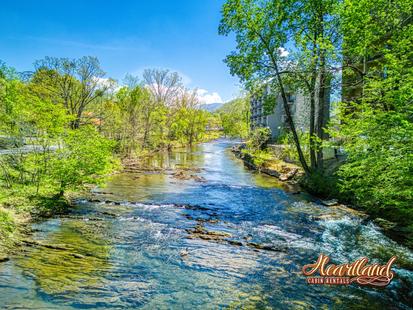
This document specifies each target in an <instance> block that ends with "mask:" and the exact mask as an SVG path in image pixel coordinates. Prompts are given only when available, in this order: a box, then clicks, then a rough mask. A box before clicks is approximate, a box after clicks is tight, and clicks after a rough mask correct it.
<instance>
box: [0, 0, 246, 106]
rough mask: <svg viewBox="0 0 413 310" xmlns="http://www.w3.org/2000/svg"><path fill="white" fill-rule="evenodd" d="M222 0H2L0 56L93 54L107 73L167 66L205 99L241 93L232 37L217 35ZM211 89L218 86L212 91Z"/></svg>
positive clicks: (26, 58)
mask: <svg viewBox="0 0 413 310" xmlns="http://www.w3.org/2000/svg"><path fill="white" fill-rule="evenodd" d="M223 2H224V0H169V1H167V0H136V1H132V0H130V1H121V0H119V1H112V0H110V1H108V0H105V1H95V0H92V1H91V0H89V1H80V0H72V1H56V0H55V1H41V0H38V1H35V0H33V1H23V0H20V1H4V2H2V7H1V10H0V39H1V46H2V47H1V51H0V59H1V60H3V61H5V62H6V63H7V64H8V65H10V66H13V67H15V68H16V69H17V70H19V71H25V70H32V69H33V62H34V61H35V60H36V59H41V58H43V57H44V56H56V57H70V58H76V57H80V56H83V55H91V56H97V57H98V58H99V60H100V61H101V65H102V67H103V69H104V70H105V71H106V72H107V76H108V77H113V78H115V79H118V80H121V79H122V78H123V77H124V75H125V74H126V73H132V74H141V73H142V71H143V69H144V68H153V67H156V68H168V69H171V70H174V71H177V72H179V73H180V74H181V75H183V77H184V82H185V83H186V86H187V87H190V88H195V87H198V88H201V89H203V91H201V93H203V97H202V99H203V100H205V101H206V102H215V101H219V97H220V98H222V100H223V101H227V100H229V99H231V98H233V97H235V96H236V95H237V94H238V93H239V82H238V79H237V78H235V77H232V76H231V75H230V74H229V70H228V68H227V67H226V65H225V64H224V63H223V59H224V58H225V56H226V55H227V54H228V53H229V52H230V51H231V50H233V49H234V47H235V41H234V39H233V38H229V37H223V36H219V35H218V29H217V28H218V24H219V20H220V9H221V5H222V3H223ZM214 93H216V94H214Z"/></svg>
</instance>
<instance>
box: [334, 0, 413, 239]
mask: <svg viewBox="0 0 413 310" xmlns="http://www.w3.org/2000/svg"><path fill="white" fill-rule="evenodd" d="M341 20H342V24H341V26H342V32H343V34H344V41H343V53H344V55H345V56H346V57H345V63H344V70H347V71H350V73H352V74H354V75H356V76H357V79H356V81H357V86H358V90H357V92H354V93H357V96H356V97H353V98H352V99H353V101H350V102H348V101H347V102H344V103H342V104H341V106H340V113H339V119H338V121H337V123H335V124H333V126H331V133H332V135H334V136H335V138H336V139H337V140H339V141H340V142H341V144H342V146H343V148H344V150H345V152H346V154H347V155H348V157H347V160H346V162H345V163H344V165H343V166H342V167H341V168H340V171H339V173H338V175H339V177H340V188H341V190H342V192H343V194H345V195H346V196H347V197H348V198H349V199H350V200H352V201H353V202H354V203H356V204H358V205H361V206H364V207H366V208H367V209H368V210H369V211H370V212H371V213H372V214H374V215H375V216H385V217H387V218H390V219H393V220H395V221H398V222H400V223H403V224H405V225H411V226H412V222H413V210H412V205H413V190H412V189H413V140H412V139H413V138H412V137H413V124H412V122H413V108H412V107H413V105H412V100H413V69H412V68H413V66H412V65H413V63H412V62H413V60H412V59H413V20H412V12H411V1H408V0H396V1H385V0H378V1H374V2H372V1H367V0H360V1H359V0H358V1H354V0H346V1H343V3H342V10H341ZM347 74H348V73H347ZM343 87H345V88H347V87H348V85H344V86H343ZM411 230H412V231H413V227H411Z"/></svg>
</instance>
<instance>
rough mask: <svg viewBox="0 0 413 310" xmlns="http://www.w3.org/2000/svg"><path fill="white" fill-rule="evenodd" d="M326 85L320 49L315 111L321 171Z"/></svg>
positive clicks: (322, 53) (323, 62)
mask: <svg viewBox="0 0 413 310" xmlns="http://www.w3.org/2000/svg"><path fill="white" fill-rule="evenodd" d="M326 87H327V72H326V64H325V51H324V50H322V51H321V55H320V74H319V84H318V111H317V125H316V127H317V128H316V129H317V138H318V141H317V170H318V171H320V172H322V171H323V169H324V156H323V146H322V141H323V140H325V133H324V128H325V126H326V124H327V118H326V117H325V116H326V113H327V112H328V111H326V108H328V107H327V106H326V105H328V102H327V100H326Z"/></svg>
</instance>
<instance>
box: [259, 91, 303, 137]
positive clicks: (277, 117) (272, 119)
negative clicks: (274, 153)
mask: <svg viewBox="0 0 413 310" xmlns="http://www.w3.org/2000/svg"><path fill="white" fill-rule="evenodd" d="M265 96H266V94H264V95H261V96H252V99H251V129H254V128H257V127H269V128H270V129H271V135H272V138H273V140H276V139H277V138H278V137H279V136H280V135H281V134H282V133H283V132H285V130H286V129H287V128H288V124H287V119H286V114H285V111H284V105H283V102H282V98H281V95H278V96H277V99H276V103H275V104H274V108H273V111H272V112H268V111H265V107H264V100H265ZM287 99H288V104H289V106H290V111H291V114H292V115H293V118H294V123H295V125H296V128H297V130H301V131H308V129H309V126H310V121H309V120H310V117H309V116H310V109H309V104H308V100H307V99H308V98H306V97H305V96H304V94H303V93H302V92H297V93H288V94H287Z"/></svg>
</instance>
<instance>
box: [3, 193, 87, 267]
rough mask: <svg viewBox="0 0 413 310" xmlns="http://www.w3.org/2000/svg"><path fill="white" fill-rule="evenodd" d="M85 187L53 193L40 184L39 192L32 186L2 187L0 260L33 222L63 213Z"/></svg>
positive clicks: (20, 242) (11, 250)
mask: <svg viewBox="0 0 413 310" xmlns="http://www.w3.org/2000/svg"><path fill="white" fill-rule="evenodd" d="M83 194H84V191H83V190H80V191H77V192H76V191H68V192H66V193H65V194H64V195H63V196H58V195H56V191H55V190H53V189H51V188H50V187H46V186H44V187H41V188H40V189H39V192H37V189H36V188H35V187H32V186H20V187H14V188H10V189H7V188H3V189H2V191H1V195H0V262H2V261H7V260H8V255H9V254H13V253H15V252H16V251H17V249H18V247H19V246H20V245H22V241H23V240H24V239H26V238H27V237H28V236H29V235H30V234H31V231H32V230H31V225H32V224H33V223H35V222H38V221H41V220H44V219H47V218H50V217H53V216H57V215H63V214H66V213H67V212H68V211H69V209H70V208H71V207H72V206H73V203H72V202H73V200H74V199H76V198H78V197H81V196H83Z"/></svg>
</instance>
